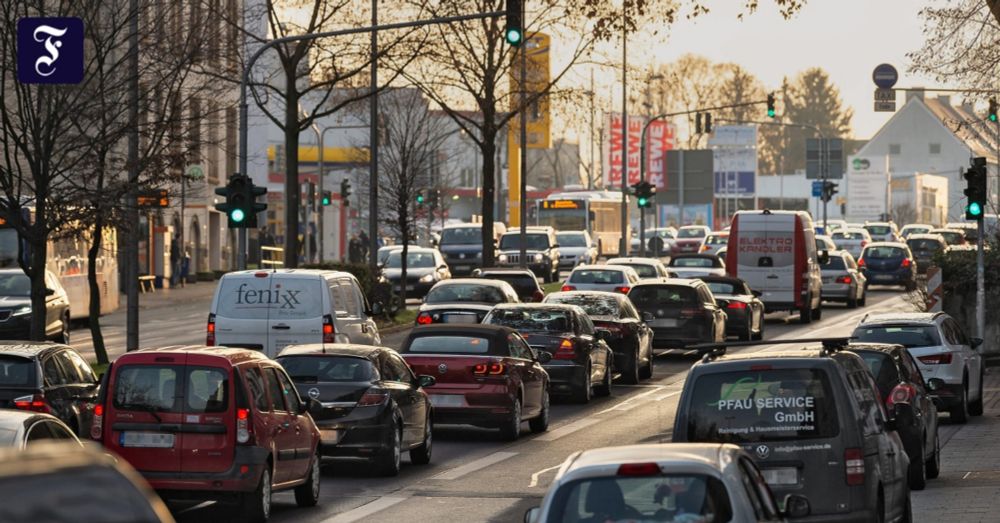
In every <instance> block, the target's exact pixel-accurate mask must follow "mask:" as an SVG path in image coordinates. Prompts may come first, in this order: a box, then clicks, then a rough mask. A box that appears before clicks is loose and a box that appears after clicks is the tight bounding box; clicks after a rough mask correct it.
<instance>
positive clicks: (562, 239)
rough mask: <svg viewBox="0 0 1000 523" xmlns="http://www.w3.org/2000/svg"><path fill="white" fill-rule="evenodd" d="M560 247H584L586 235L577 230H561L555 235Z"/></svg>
mask: <svg viewBox="0 0 1000 523" xmlns="http://www.w3.org/2000/svg"><path fill="white" fill-rule="evenodd" d="M556 240H558V241H559V246H560V247H586V246H587V237H586V236H584V235H583V234H581V233H578V232H561V233H559V234H557V235H556Z"/></svg>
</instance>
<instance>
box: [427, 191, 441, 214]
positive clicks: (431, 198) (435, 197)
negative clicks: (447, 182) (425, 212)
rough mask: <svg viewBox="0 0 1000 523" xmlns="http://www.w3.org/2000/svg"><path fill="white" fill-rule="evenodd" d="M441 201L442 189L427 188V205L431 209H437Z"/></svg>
mask: <svg viewBox="0 0 1000 523" xmlns="http://www.w3.org/2000/svg"><path fill="white" fill-rule="evenodd" d="M440 203H441V190H440V189H428V190H427V206H428V207H430V208H431V209H436V208H437V207H438V205H440Z"/></svg>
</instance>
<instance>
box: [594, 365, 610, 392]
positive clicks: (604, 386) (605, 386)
mask: <svg viewBox="0 0 1000 523" xmlns="http://www.w3.org/2000/svg"><path fill="white" fill-rule="evenodd" d="M613 358H614V356H611V355H609V356H608V361H611V360H612V359H613ZM612 372H613V370H612V369H611V364H610V363H609V364H608V365H605V367H604V379H602V380H601V384H600V385H598V386H597V387H594V394H595V395H597V396H601V397H608V396H610V395H611V374H612Z"/></svg>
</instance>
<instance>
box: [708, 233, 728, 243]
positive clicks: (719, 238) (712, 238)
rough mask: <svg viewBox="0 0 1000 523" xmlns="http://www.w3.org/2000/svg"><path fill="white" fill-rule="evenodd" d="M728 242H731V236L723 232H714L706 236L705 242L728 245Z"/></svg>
mask: <svg viewBox="0 0 1000 523" xmlns="http://www.w3.org/2000/svg"><path fill="white" fill-rule="evenodd" d="M727 243H729V236H724V235H722V234H712V235H709V237H708V238H705V244H707V245H726V244H727Z"/></svg>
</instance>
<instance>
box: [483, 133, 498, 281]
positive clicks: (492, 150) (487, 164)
mask: <svg viewBox="0 0 1000 523" xmlns="http://www.w3.org/2000/svg"><path fill="white" fill-rule="evenodd" d="M485 118H492V115H489V116H487V115H484V119H485ZM496 137H497V132H496V129H495V128H494V127H493V126H492V125H484V126H483V144H482V153H483V155H482V156H483V267H492V266H493V258H494V256H493V255H494V252H493V242H494V241H496V239H495V237H494V236H493V221H494V220H493V213H494V207H495V202H496V193H495V190H494V188H495V187H496V147H497V145H496Z"/></svg>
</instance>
